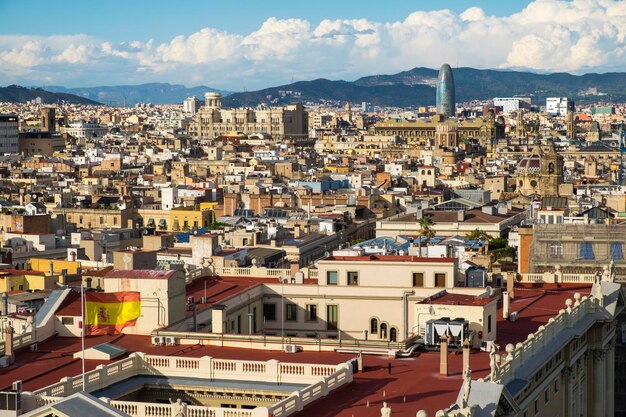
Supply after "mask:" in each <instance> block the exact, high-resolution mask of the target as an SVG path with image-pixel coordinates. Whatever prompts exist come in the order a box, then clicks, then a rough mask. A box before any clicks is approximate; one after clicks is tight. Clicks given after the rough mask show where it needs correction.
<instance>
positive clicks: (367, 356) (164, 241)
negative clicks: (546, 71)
mask: <svg viewBox="0 0 626 417" xmlns="http://www.w3.org/2000/svg"><path fill="white" fill-rule="evenodd" d="M564 4H569V3H568V2H564ZM528 7H531V6H528ZM572 7H573V6H572ZM468 10H469V9H468ZM0 11H1V8H0ZM274 23H276V22H274ZM622 43H623V41H622ZM3 56H5V55H3V53H2V43H1V42H0V61H2V59H4V58H3ZM0 63H1V62H0ZM438 65H440V67H439V68H436V69H435V71H433V70H432V69H428V71H426V70H422V69H418V68H416V69H414V70H411V71H413V73H412V74H413V75H411V77H413V78H411V80H410V82H409V81H406V80H405V81H403V82H404V83H405V84H401V83H400V84H396V81H392V79H395V78H393V77H396V78H397V77H398V74H396V75H394V76H391V75H378V76H370V77H369V78H370V79H372V80H374V81H372V80H369V81H368V82H369V83H370V84H371V85H370V84H368V85H369V87H371V90H368V91H369V93H368V94H373V93H372V91H377V92H378V94H379V96H378V97H382V95H383V90H384V88H389V90H384V91H385V92H384V95H385V98H384V99H383V98H381V99H380V100H379V101H377V98H376V97H377V96H375V95H370V96H367V97H370V98H369V99H368V101H363V100H356V99H355V97H365V96H364V95H358V94H357V93H356V92H354V91H356V87H350V88H352V89H353V90H354V91H353V95H351V96H349V97H348V98H346V99H339V98H337V91H336V89H337V88H339V87H337V86H338V85H340V84H339V83H335V84H333V85H334V87H332V88H328V90H324V89H322V88H321V87H319V88H318V90H319V94H320V97H322V98H318V97H314V96H313V95H312V93H311V92H310V91H309V89H310V88H311V87H310V86H311V85H313V84H312V83H313V82H311V83H309V84H306V83H293V82H292V84H289V85H288V86H287V87H285V86H281V87H276V88H274V89H271V91H270V89H267V90H259V91H245V92H243V93H235V92H232V91H227V90H218V89H214V88H211V89H209V88H205V89H204V90H202V92H201V93H199V92H197V93H195V94H188V91H190V90H189V89H187V90H184V91H185V92H186V93H185V95H184V97H181V99H180V100H174V99H171V97H172V96H171V95H169V96H167V98H165V95H164V94H165V93H167V94H173V93H172V92H171V91H168V92H165V90H164V87H163V86H162V85H160V86H158V87H153V88H155V89H156V88H160V89H161V90H162V91H161V93H162V95H161V96H159V95H158V94H157V93H154V91H152V92H151V93H150V94H152V96H151V97H155V102H154V103H153V102H149V101H143V99H144V98H145V97H147V95H144V96H141V97H140V96H139V94H138V93H137V94H134V93H133V94H134V96H133V94H131V89H134V90H132V91H138V89H139V88H140V87H141V86H139V85H136V86H124V88H126V90H124V91H125V92H123V93H120V92H119V91H122V90H123V89H122V87H120V88H119V91H118V92H115V94H117V95H115V94H113V93H112V91H113V87H107V88H108V90H105V89H104V88H101V89H100V90H99V92H98V91H97V90H96V89H95V88H94V89H91V90H90V91H87V90H88V89H87V88H83V89H78V88H76V89H73V90H72V89H65V88H61V87H51V88H49V89H46V88H26V87H19V86H16V85H12V86H9V87H6V89H5V90H2V89H1V88H0V234H1V239H0V256H1V258H2V259H1V261H0V294H1V300H0V326H1V328H0V330H1V332H0V417H18V416H26V417H35V416H41V417H43V416H46V417H48V416H51V417H74V416H87V415H91V416H93V417H96V416H126V417H127V416H131V417H286V416H295V417H313V416H315V417H319V416H328V417H330V416H345V417H350V416H351V417H356V416H358V417H379V416H380V417H389V416H391V415H392V413H393V415H394V416H398V415H400V416H417V417H427V416H431V417H433V416H434V417H444V416H448V417H486V416H490V417H513V416H515V417H534V416H541V417H552V416H566V417H574V416H576V417H580V416H590V417H612V416H626V401H624V400H625V399H626V376H625V375H626V312H624V307H625V305H626V304H625V302H626V299H625V298H624V292H623V289H622V283H625V282H626V259H625V257H624V255H625V252H624V250H625V249H626V248H625V247H626V126H625V115H626V104H625V102H624V100H621V99H619V97H621V96H620V95H619V94H622V92H621V90H619V88H621V87H620V86H619V85H618V84H619V83H618V82H615V81H611V82H612V83H613V84H614V86H615V88H614V89H613V88H611V86H610V85H608V86H607V83H606V80H605V81H602V77H603V74H594V77H595V78H590V77H587V78H584V77H585V76H583V75H580V76H570V77H579V78H578V79H577V80H579V81H576V82H582V81H580V80H582V79H583V78H584V80H585V81H584V87H582V88H581V87H580V85H579V84H577V85H576V87H571V88H570V89H569V90H567V91H570V92H571V94H568V95H565V94H555V91H566V90H564V89H561V90H558V89H556V88H555V89H554V90H551V89H550V88H551V87H550V88H549V87H545V86H546V85H549V84H548V83H547V81H546V82H545V83H544V84H543V87H541V86H540V85H539V84H540V83H539V82H536V83H534V84H533V83H529V84H528V86H527V87H525V86H523V85H522V87H519V86H517V87H515V89H513V87H511V89H510V91H509V90H506V89H500V90H499V91H501V94H499V95H498V96H497V97H496V96H494V97H489V98H485V96H484V94H485V92H484V91H485V90H486V88H487V87H484V88H482V90H483V91H482V92H477V91H478V90H480V88H479V86H476V85H475V83H474V84H473V82H472V81H468V80H470V78H469V77H468V75H467V74H468V73H470V70H471V71H474V72H476V73H480V71H483V72H482V73H481V74H483V76H485V77H487V76H489V77H498V76H499V75H498V73H497V72H494V71H491V73H489V74H488V72H487V71H486V70H473V69H471V68H470V69H468V68H457V67H458V65H453V63H452V62H449V63H445V62H444V61H442V62H440V63H439V64H438ZM420 71H421V72H420ZM417 73H419V74H421V75H419V77H418V76H417V75H415V74H417ZM492 73H493V74H492ZM0 74H2V67H1V66H0ZM429 74H434V75H429ZM472 74H473V72H472ZM494 74H495V75H494ZM502 74H504V75H502V77H509V79H510V77H516V76H517V77H526V76H530V75H528V74H526V75H524V74H525V73H521V72H520V73H519V74H518V73H507V72H506V71H502ZM511 74H512V75H511ZM516 74H518V75H516ZM624 74H625V73H613V74H610V75H608V74H607V75H606V77H609V76H610V77H612V78H611V80H622V82H623V80H624V78H626V76H625V75H624ZM459 75H460V76H459ZM532 76H533V77H544V78H545V80H547V79H548V77H551V76H558V77H560V75H558V74H552V75H532ZM404 77H405V79H406V78H407V77H408V76H407V75H406V74H405V75H404ZM409 78H410V77H409ZM554 78H555V77H553V78H551V79H554ZM560 78H562V77H560ZM560 78H559V79H560ZM474 79H475V78H474ZM493 79H495V78H493ZM503 79H504V78H503ZM536 79H539V78H536ZM571 79H573V78H571ZM416 80H417V81H416ZM593 80H598V81H597V83H594V82H593ZM181 81H184V80H181ZM316 82H318V84H315V85H318V86H320V85H322V84H320V81H319V80H316ZM324 82H325V81H324ZM551 82H552V81H551ZM559 82H562V84H561V85H567V82H568V81H559ZM572 82H573V81H572ZM355 83H357V84H358V83H360V85H361V86H363V85H365V82H364V81H362V80H361V79H359V80H357V81H356V82H355ZM407 83H408V84H407ZM411 83H412V84H411ZM344 84H345V83H344ZM491 84H494V83H493V82H492V83H491ZM341 85H343V84H341ZM416 85H417V86H418V87H415V86H416ZM390 86H391V87H390ZM170 87H171V89H173V88H174V87H173V86H170ZM369 87H368V88H369ZM414 87H415V88H416V90H415V94H418V93H419V94H418V95H416V98H415V104H411V105H405V102H404V101H401V100H400V99H398V102H397V103H395V104H394V105H388V101H385V100H389V98H388V97H387V92H386V91H392V93H391V96H389V97H391V100H392V99H393V94H398V95H399V94H400V91H401V90H402V89H404V90H407V89H410V88H414ZM177 88H178V87H177ZM181 88H182V87H181ZM346 88H347V87H346ZM393 88H395V90H394V89H393ZM489 88H495V87H493V86H491V87H489ZM520 88H521V89H522V90H523V89H524V88H526V92H525V93H520V91H522V90H520ZM333 90H335V91H334V93H333ZM618 90H619V91H618ZM94 91H95V92H94ZM105 91H107V93H106V94H105ZM155 91H156V90H155ZM181 91H183V90H181ZM198 91H199V90H198ZM268 91H270V92H268ZM411 91H413V90H411ZM489 91H491V90H489ZM9 92H11V94H14V96H11V97H13V98H11V99H9V98H7V97H9V96H8V94H9ZM473 92H476V93H475V95H472V94H474V93H473ZM2 94H5V96H2ZM107 94H108V95H107ZM146 94H147V93H146ZM177 94H179V95H180V94H182V93H180V92H179V93H177ZM342 94H343V93H342ZM346 94H347V93H346ZM359 94H361V93H359ZM2 97H5V99H4V100H6V101H3V99H2ZM460 97H462V99H460ZM254 100H256V101H254ZM402 100H404V99H402ZM424 103H428V104H424Z"/></svg>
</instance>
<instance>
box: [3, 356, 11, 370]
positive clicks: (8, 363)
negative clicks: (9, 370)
mask: <svg viewBox="0 0 626 417" xmlns="http://www.w3.org/2000/svg"><path fill="white" fill-rule="evenodd" d="M10 364H11V362H10V360H9V357H8V356H6V355H5V356H0V368H6V367H8V366H9V365H10Z"/></svg>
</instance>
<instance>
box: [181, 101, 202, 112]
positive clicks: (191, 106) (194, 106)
mask: <svg viewBox="0 0 626 417" xmlns="http://www.w3.org/2000/svg"><path fill="white" fill-rule="evenodd" d="M199 108H200V100H198V99H197V98H196V97H187V98H186V99H185V100H184V101H183V111H184V112H185V113H189V114H192V115H193V114H196V112H197V111H198V109H199Z"/></svg>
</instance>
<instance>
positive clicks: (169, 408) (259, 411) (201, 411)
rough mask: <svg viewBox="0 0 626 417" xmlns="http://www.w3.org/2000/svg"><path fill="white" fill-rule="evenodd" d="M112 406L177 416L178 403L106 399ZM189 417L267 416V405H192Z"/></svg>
mask: <svg viewBox="0 0 626 417" xmlns="http://www.w3.org/2000/svg"><path fill="white" fill-rule="evenodd" d="M104 400H105V401H106V402H107V404H109V405H110V406H111V407H115V408H117V409H118V410H120V411H122V412H124V413H126V414H128V415H129V416H132V417H157V416H158V417H176V414H177V411H178V410H177V407H178V406H177V405H176V404H157V403H141V402H134V401H115V400H108V399H104ZM186 410H187V413H186V414H185V415H186V416H187V417H267V415H268V414H267V408H266V407H257V408H255V409H252V410H242V409H234V408H221V407H202V406H197V405H190V406H187V407H186Z"/></svg>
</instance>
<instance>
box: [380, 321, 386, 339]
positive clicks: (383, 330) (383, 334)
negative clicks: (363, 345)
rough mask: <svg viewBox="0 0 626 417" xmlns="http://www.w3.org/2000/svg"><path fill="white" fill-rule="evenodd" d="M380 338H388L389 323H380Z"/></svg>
mask: <svg viewBox="0 0 626 417" xmlns="http://www.w3.org/2000/svg"><path fill="white" fill-rule="evenodd" d="M380 338H381V339H387V323H380Z"/></svg>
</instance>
